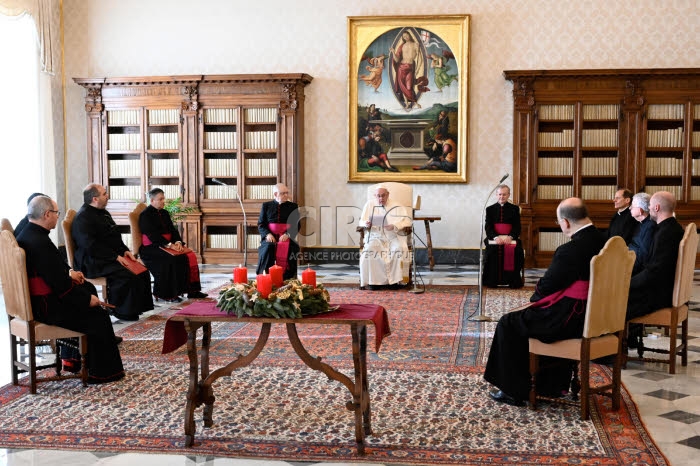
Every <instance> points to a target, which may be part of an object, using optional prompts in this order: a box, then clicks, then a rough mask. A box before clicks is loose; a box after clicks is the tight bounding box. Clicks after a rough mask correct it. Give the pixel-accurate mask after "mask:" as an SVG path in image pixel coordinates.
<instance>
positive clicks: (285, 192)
mask: <svg viewBox="0 0 700 466" xmlns="http://www.w3.org/2000/svg"><path fill="white" fill-rule="evenodd" d="M277 194H279V195H280V196H284V195H285V194H289V191H279V192H278V193H277Z"/></svg>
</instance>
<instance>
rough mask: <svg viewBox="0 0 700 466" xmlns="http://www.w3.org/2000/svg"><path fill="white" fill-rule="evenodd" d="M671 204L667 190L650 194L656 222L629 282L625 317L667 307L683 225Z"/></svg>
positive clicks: (670, 295) (650, 211) (669, 304)
mask: <svg viewBox="0 0 700 466" xmlns="http://www.w3.org/2000/svg"><path fill="white" fill-rule="evenodd" d="M675 205H676V200H675V197H674V196H673V194H671V193H669V192H667V191H660V192H657V193H655V194H654V195H653V196H651V200H650V201H649V216H650V217H651V220H652V221H654V222H656V232H655V233H654V240H653V242H652V245H651V251H650V253H649V258H648V260H647V263H646V264H645V265H644V268H643V269H642V270H641V271H640V272H639V273H637V274H635V275H633V276H632V281H631V282H630V294H629V298H628V299H627V320H629V319H634V318H635V317H640V316H643V315H646V314H649V313H651V312H654V311H656V310H658V309H662V308H664V307H670V306H671V303H672V301H673V286H674V282H675V277H676V262H677V261H678V246H679V245H680V243H681V240H682V239H683V234H684V231H683V227H681V226H680V224H679V223H678V221H677V220H676V218H675V217H674V216H673V211H674V209H675ZM630 331H631V332H632V330H631V329H630ZM633 333H636V332H633ZM633 346H634V344H633V345H632V347H633Z"/></svg>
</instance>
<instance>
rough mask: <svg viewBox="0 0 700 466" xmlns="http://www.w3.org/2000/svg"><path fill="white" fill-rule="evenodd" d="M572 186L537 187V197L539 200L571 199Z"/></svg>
mask: <svg viewBox="0 0 700 466" xmlns="http://www.w3.org/2000/svg"><path fill="white" fill-rule="evenodd" d="M572 192H573V191H572V187H571V185H569V186H565V185H554V184H552V185H537V197H538V198H539V199H566V198H567V197H571V196H572V195H573V194H572Z"/></svg>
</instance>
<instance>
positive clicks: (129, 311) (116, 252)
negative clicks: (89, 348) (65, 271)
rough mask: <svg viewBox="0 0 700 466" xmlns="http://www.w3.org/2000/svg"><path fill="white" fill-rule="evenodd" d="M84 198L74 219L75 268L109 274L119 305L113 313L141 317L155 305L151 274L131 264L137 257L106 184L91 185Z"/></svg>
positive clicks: (109, 289) (112, 297) (127, 317)
mask: <svg viewBox="0 0 700 466" xmlns="http://www.w3.org/2000/svg"><path fill="white" fill-rule="evenodd" d="M83 202H84V203H83V205H82V207H81V208H80V210H78V213H77V214H76V215H75V219H74V220H73V231H72V234H73V241H75V263H74V264H75V268H76V269H77V270H80V271H81V272H83V273H84V274H85V276H86V277H88V278H95V277H106V278H107V296H108V298H109V302H110V304H113V305H115V306H116V308H115V309H114V310H113V311H112V315H113V316H115V317H117V318H118V319H122V320H138V319H139V315H141V314H143V313H144V312H146V311H150V310H151V309H153V299H152V298H151V275H150V274H149V273H148V271H144V272H142V273H139V274H138V275H135V274H134V273H133V272H131V271H130V270H129V269H128V268H127V266H129V265H130V263H133V262H134V261H135V260H136V258H135V257H134V255H133V254H132V253H131V251H129V248H128V247H127V246H126V245H125V244H124V242H123V241H122V235H121V233H120V232H119V230H118V229H117V224H116V223H115V222H114V219H113V218H112V215H111V214H110V213H109V212H108V211H107V209H106V207H107V202H109V194H108V193H107V190H106V189H105V187H104V186H102V185H99V184H96V183H91V184H89V185H87V186H86V187H85V189H84V190H83Z"/></svg>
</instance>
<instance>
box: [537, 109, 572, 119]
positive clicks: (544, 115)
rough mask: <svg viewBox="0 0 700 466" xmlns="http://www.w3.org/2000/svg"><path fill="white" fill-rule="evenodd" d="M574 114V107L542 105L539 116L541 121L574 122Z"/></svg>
mask: <svg viewBox="0 0 700 466" xmlns="http://www.w3.org/2000/svg"><path fill="white" fill-rule="evenodd" d="M574 113H575V107H574V106H573V105H540V109H539V112H538V116H539V119H540V120H573V119H574Z"/></svg>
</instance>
